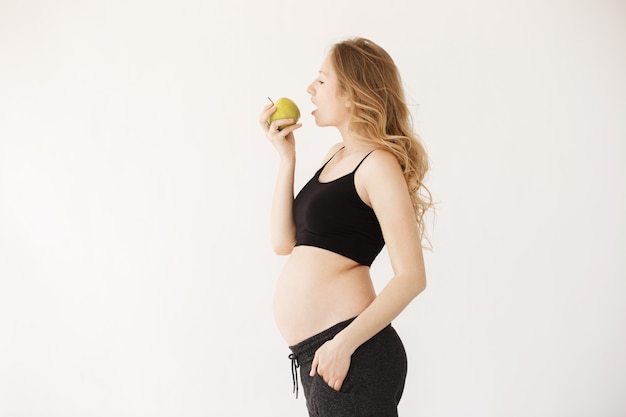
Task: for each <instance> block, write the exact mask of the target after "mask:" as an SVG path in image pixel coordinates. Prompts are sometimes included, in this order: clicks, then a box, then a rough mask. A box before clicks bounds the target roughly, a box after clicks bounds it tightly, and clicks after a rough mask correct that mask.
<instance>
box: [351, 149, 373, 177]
mask: <svg viewBox="0 0 626 417" xmlns="http://www.w3.org/2000/svg"><path fill="white" fill-rule="evenodd" d="M375 150H376V149H374V150H372V151H370V152H369V153H368V154H367V155H365V156H364V157H363V159H361V162H359V165H357V166H356V168H354V171H352V173H353V174H354V173H355V172H356V170H357V169H359V167H360V166H361V164H362V163H363V161H365V158H367V157H368V156H370V154H371V153H372V152H374V151H375Z"/></svg>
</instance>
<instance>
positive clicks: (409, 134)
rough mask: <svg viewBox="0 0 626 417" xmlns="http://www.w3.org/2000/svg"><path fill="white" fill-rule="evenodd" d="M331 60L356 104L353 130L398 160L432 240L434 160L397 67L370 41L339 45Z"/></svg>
mask: <svg viewBox="0 0 626 417" xmlns="http://www.w3.org/2000/svg"><path fill="white" fill-rule="evenodd" d="M329 56H330V57H331V62H332V63H333V65H334V68H335V71H336V73H337V79H338V81H339V88H340V90H341V91H342V92H343V93H344V94H346V96H347V99H348V100H350V101H351V102H352V121H351V125H350V130H351V131H352V132H354V133H356V134H358V135H359V137H360V139H362V140H364V141H366V142H368V143H371V144H373V145H375V146H376V147H377V148H381V149H385V150H387V151H389V152H391V153H392V154H393V155H395V157H396V159H397V160H398V162H399V163H400V166H401V167H402V170H403V173H404V179H405V181H406V184H407V187H408V189H409V194H410V196H411V202H412V203H413V208H414V210H415V217H416V220H417V226H418V229H419V232H420V235H421V236H422V238H424V239H426V241H428V238H427V237H426V230H425V229H426V227H425V218H424V216H425V214H426V212H427V211H428V210H429V209H431V208H432V207H433V200H432V195H431V193H430V191H429V190H428V188H427V187H426V186H425V185H424V183H423V180H424V176H425V175H426V172H428V169H429V162H428V155H427V153H426V149H425V148H424V145H423V144H422V142H421V140H420V138H419V136H418V135H417V134H416V133H415V132H414V131H413V120H412V117H411V113H410V112H409V108H408V105H407V103H406V100H405V97H404V89H403V87H402V80H401V78H400V72H399V71H398V68H397V67H396V64H395V63H394V61H393V59H392V58H391V56H390V55H389V54H388V53H387V52H386V51H385V50H384V49H383V48H381V47H380V46H378V45H377V44H375V43H374V42H372V41H370V40H368V39H364V38H354V39H348V40H344V41H342V42H339V43H336V44H335V45H333V46H332V47H331V49H330V53H329Z"/></svg>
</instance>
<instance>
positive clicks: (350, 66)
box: [260, 38, 432, 417]
mask: <svg viewBox="0 0 626 417" xmlns="http://www.w3.org/2000/svg"><path fill="white" fill-rule="evenodd" d="M307 92H308V93H309V94H310V95H311V101H312V102H313V104H314V105H315V106H316V109H315V110H314V111H313V116H314V117H315V122H316V124H317V125H318V126H322V127H325V126H333V127H335V128H337V129H338V130H339V133H340V134H341V137H342V142H340V143H338V144H336V145H334V146H332V147H331V148H330V149H329V151H328V153H327V155H326V157H325V159H324V161H322V165H321V167H320V169H319V170H318V171H317V172H316V173H315V174H314V175H313V178H312V179H311V180H310V181H309V182H308V183H307V184H306V185H305V186H304V187H303V188H302V189H301V190H300V192H299V193H298V195H297V197H296V198H295V199H294V171H295V165H296V149H295V142H294V131H295V130H296V129H299V128H300V127H301V124H292V123H293V122H294V121H293V120H290V119H282V120H276V121H273V122H272V123H268V119H269V117H270V115H271V114H272V113H273V112H274V111H276V107H275V106H274V105H272V104H269V105H267V106H266V107H265V108H264V109H263V111H262V113H261V115H260V123H261V126H262V128H263V130H264V131H265V134H266V136H267V138H268V140H269V141H270V142H271V143H272V145H273V146H274V147H275V148H276V151H277V152H278V155H279V160H280V165H279V170H278V178H277V180H276V188H275V191H274V197H273V203H272V216H271V234H272V245H273V248H274V251H275V252H276V253H277V254H280V255H289V258H288V260H287V262H286V264H285V266H284V269H283V270H282V273H281V275H280V277H279V279H278V282H277V286H276V293H275V298H274V313H275V319H276V324H277V326H278V329H279V331H280V333H281V334H282V336H283V337H284V339H285V341H286V342H287V344H288V345H289V346H290V349H291V351H292V354H291V355H290V356H289V357H290V358H291V360H292V367H293V368H292V371H293V372H294V384H295V387H294V388H295V389H297V388H298V383H297V379H295V378H297V375H296V368H298V367H299V369H300V379H301V383H302V387H303V391H304V394H305V397H306V405H307V408H308V411H309V415H310V416H323V417H343V416H372V417H374V416H375V417H387V416H389V417H391V416H397V415H398V412H397V406H398V402H399V401H400V397H401V396H402V391H403V389H404V382H405V378H406V370H407V360H406V353H405V350H404V347H403V345H402V342H401V340H400V338H399V337H398V334H397V333H396V331H395V330H394V328H393V327H392V326H391V322H392V321H393V320H394V319H395V318H396V317H397V316H398V315H399V314H400V313H401V312H402V310H403V309H404V308H405V307H406V306H407V305H408V304H409V303H410V302H411V300H413V299H414V298H415V297H416V296H417V295H418V294H419V293H420V292H422V291H423V290H424V288H425V287H426V276H425V271H424V260H423V256H422V239H423V237H424V214H425V212H426V211H427V210H428V209H429V208H430V207H431V205H432V204H431V198H430V193H429V192H428V190H427V189H426V188H425V186H424V184H423V182H422V181H423V179H424V175H425V173H426V172H427V170H428V158H427V155H426V152H425V150H424V147H423V145H422V144H421V142H420V141H419V139H418V137H417V135H416V134H415V133H414V132H413V130H412V125H411V116H410V114H409V110H408V107H407V105H406V102H405V99H404V93H403V88H402V82H401V79H400V75H399V71H398V69H397V67H396V65H395V64H394V62H393V60H392V58H391V57H390V56H389V54H388V53H387V52H386V51H385V50H384V49H382V48H381V47H380V46H378V45H376V44H375V43H373V42H372V41H369V40H367V39H363V38H356V39H350V40H346V41H343V42H340V43H337V44H335V45H333V47H332V48H331V50H330V52H329V53H328V55H327V56H326V59H325V60H324V61H323V63H322V65H321V68H320V70H319V74H318V76H317V78H316V79H315V80H314V81H313V83H312V84H311V85H309V86H308V88H307ZM279 128H281V129H280V130H279ZM385 245H386V246H387V250H388V253H389V258H390V261H391V266H392V270H393V277H390V280H389V282H388V284H387V285H386V286H385V287H384V289H383V290H382V291H381V292H380V293H379V294H376V292H375V291H374V287H373V284H372V279H371V276H370V266H371V265H372V262H373V261H374V259H375V258H376V256H377V255H378V254H379V253H380V251H381V250H382V248H383V246H385ZM296 393H297V391H296Z"/></svg>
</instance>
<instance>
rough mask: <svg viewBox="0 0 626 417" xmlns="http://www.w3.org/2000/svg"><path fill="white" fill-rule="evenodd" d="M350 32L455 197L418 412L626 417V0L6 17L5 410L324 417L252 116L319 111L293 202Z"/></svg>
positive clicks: (431, 263) (422, 312) (431, 256)
mask: <svg viewBox="0 0 626 417" xmlns="http://www.w3.org/2000/svg"><path fill="white" fill-rule="evenodd" d="M352 36H364V37H368V38H370V39H372V40H374V41H375V42H377V43H379V44H380V45H381V46H383V47H384V48H386V49H387V50H388V51H389V52H390V54H391V55H392V56H393V57H394V59H395V60H396V63H397V64H398V66H399V68H400V71H401V74H402V76H403V79H404V83H405V86H406V92H407V96H408V99H409V102H410V104H411V110H412V112H413V115H414V119H415V127H416V130H417V132H418V133H419V134H420V135H421V137H422V138H423V140H424V142H425V144H426V146H427V149H428V151H429V153H430V156H431V161H432V171H431V173H430V174H429V176H428V180H427V184H428V186H429V187H430V188H431V190H432V192H433V194H434V197H435V199H436V200H437V202H438V207H437V212H436V215H435V216H432V217H431V219H430V220H431V223H430V226H429V230H430V233H431V236H432V242H433V246H434V250H433V251H432V252H427V253H426V262H427V272H428V279H429V281H428V285H429V286H428V288H427V290H426V291H425V292H424V293H423V294H421V295H420V296H419V297H418V298H417V299H416V300H415V301H414V303H413V304H412V305H411V306H409V307H408V308H407V309H406V310H405V312H404V313H403V315H402V316H401V317H400V318H399V319H398V320H396V322H395V327H396V328H397V329H398V331H399V333H400V334H401V336H402V337H403V339H404V342H405V345H406V348H407V351H408V355H409V362H410V363H409V366H410V368H409V375H408V379H407V385H406V390H405V395H404V398H403V400H402V402H401V405H400V412H401V415H402V416H428V417H439V416H440V417H465V416H481V417H502V416H505V417H514V416H520V417H522V416H523V417H527V416H537V417H557V416H558V417H560V416H567V417H575V416H580V417H587V416H589V417H591V416H593V417H618V416H624V415H626V397H625V396H624V393H625V392H626V355H625V352H626V333H625V332H624V329H626V304H625V303H624V302H623V299H624V297H625V296H626V257H625V255H624V254H625V253H626V221H625V213H626V169H625V168H624V157H626V77H624V74H626V4H625V3H624V2H623V1H618V0H614V1H609V0H600V1H598V0H583V1H575V2H574V1H565V0H563V1H558V0H547V1H545V0H544V1H539V0H531V1H512V2H499V1H493V0H476V1H469V2H468V1H461V0H451V1H445V2H433V1H428V2H427V1H397V0H389V1H385V2H379V1H369V0H368V1H363V0H359V1H357V0H349V1H343V2H342V1H326V0H322V1H318V2H313V3H311V2H308V3H305V2H301V3H300V2H293V1H292V2H287V1H279V0H268V1H264V2H252V1H201V0H183V1H147V0H130V1H107V2H104V1H100V2H97V1H87V2H85V1H72V0H67V1H57V2H47V1H9V0H3V1H1V2H0V416H2V417H17V416H63V417H68V416H81V417H83V416H116V417H122V416H128V417H135V416H151V417H153V416H181V415H185V416H305V415H306V411H305V405H304V399H303V398H300V399H298V400H296V399H295V398H294V396H293V394H292V392H291V389H292V386H291V374H290V363H289V361H288V359H287V355H288V353H289V351H288V349H287V347H286V345H285V343H284V342H283V341H282V339H281V338H280V336H279V334H278V332H277V330H276V328H275V327H274V324H273V318H272V314H271V299H272V293H273V287H274V282H275V279H276V277H277V275H278V273H279V271H280V269H281V266H282V264H283V262H284V259H283V258H280V257H278V256H275V255H273V254H272V253H271V250H270V245H269V210H270V199H271V192H272V188H273V183H274V176H275V173H276V170H275V168H276V163H277V158H276V156H275V154H274V150H273V149H272V147H271V146H270V145H269V144H268V143H267V141H266V140H265V138H264V136H263V133H262V131H261V130H260V129H259V127H258V122H257V119H258V114H259V113H260V110H261V107H262V106H263V105H264V104H265V103H266V102H267V98H266V97H267V96H270V97H272V98H273V99H276V98H278V97H281V96H288V97H290V98H292V99H293V100H295V101H296V102H297V103H298V104H299V106H300V108H301V110H302V113H303V117H302V122H303V123H304V127H303V128H302V129H300V130H299V131H298V132H297V133H298V134H297V143H298V157H299V160H298V161H299V162H298V172H297V178H296V183H297V185H296V186H297V188H299V187H300V186H302V185H303V183H304V181H306V180H307V179H308V177H309V176H310V175H311V174H312V173H313V172H314V171H315V169H317V167H318V166H319V164H320V162H321V158H322V157H323V155H324V153H325V152H326V150H327V148H328V146H330V145H331V144H333V143H335V142H337V141H338V140H339V139H340V138H339V136H338V134H337V132H336V131H333V130H330V129H320V128H317V127H316V126H315V124H314V121H313V118H312V117H311V116H310V111H311V110H312V105H311V103H310V101H309V97H308V95H307V94H306V92H305V88H306V86H307V85H308V83H309V82H311V81H312V80H313V78H314V77H315V76H316V73H317V70H318V68H319V65H320V63H321V61H322V60H323V58H324V55H325V53H326V52H327V50H328V47H329V46H330V45H331V44H332V43H334V42H336V41H339V40H342V39H345V38H347V37H352ZM387 260H388V258H387V255H386V253H385V252H383V254H381V256H380V257H379V258H378V259H377V261H376V262H375V264H374V266H373V268H372V272H373V274H374V279H375V283H376V286H377V288H381V287H382V286H383V285H384V284H385V282H386V281H387V280H388V279H389V278H390V277H391V274H392V271H391V269H390V267H389V264H388V262H387Z"/></svg>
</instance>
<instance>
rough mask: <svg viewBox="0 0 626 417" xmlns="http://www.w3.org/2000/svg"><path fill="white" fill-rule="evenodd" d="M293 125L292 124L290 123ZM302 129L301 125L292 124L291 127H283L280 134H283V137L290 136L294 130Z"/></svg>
mask: <svg viewBox="0 0 626 417" xmlns="http://www.w3.org/2000/svg"><path fill="white" fill-rule="evenodd" d="M292 123H293V122H292ZM301 127H302V123H294V124H292V125H289V126H285V127H283V128H282V129H281V132H282V133H284V134H285V135H288V134H290V133H291V132H293V131H294V130H296V129H300V128H301Z"/></svg>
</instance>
